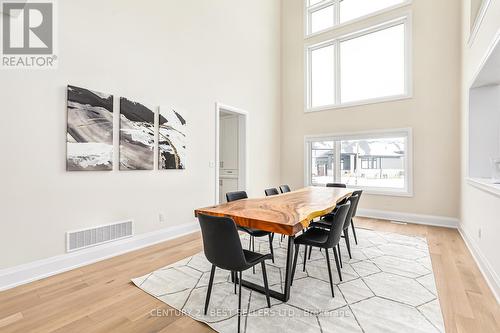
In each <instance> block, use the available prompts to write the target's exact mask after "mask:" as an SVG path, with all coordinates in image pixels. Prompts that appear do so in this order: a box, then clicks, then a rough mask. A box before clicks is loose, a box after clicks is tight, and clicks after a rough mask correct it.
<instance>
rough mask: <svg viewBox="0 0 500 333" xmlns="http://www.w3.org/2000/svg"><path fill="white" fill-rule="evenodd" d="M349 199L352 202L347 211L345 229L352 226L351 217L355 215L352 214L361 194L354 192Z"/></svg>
mask: <svg viewBox="0 0 500 333" xmlns="http://www.w3.org/2000/svg"><path fill="white" fill-rule="evenodd" d="M347 201H348V202H350V203H351V207H349V211H348V212H347V217H346V219H345V223H344V230H346V229H347V228H349V227H350V226H351V219H352V216H353V215H352V214H354V209H355V208H356V206H357V205H358V201H359V196H358V195H354V194H353V195H351V196H350V197H349V199H347Z"/></svg>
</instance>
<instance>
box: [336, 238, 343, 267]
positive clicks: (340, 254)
mask: <svg viewBox="0 0 500 333" xmlns="http://www.w3.org/2000/svg"><path fill="white" fill-rule="evenodd" d="M337 250H338V251H339V261H340V268H343V267H344V266H343V265H342V253H340V243H339V244H337Z"/></svg>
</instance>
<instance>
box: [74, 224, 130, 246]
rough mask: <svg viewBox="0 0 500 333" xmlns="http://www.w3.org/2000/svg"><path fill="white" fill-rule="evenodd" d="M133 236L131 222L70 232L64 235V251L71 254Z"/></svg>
mask: <svg viewBox="0 0 500 333" xmlns="http://www.w3.org/2000/svg"><path fill="white" fill-rule="evenodd" d="M132 235H133V228H132V221H125V222H119V223H113V224H109V225H104V226H100V227H95V228H90V229H85V230H78V231H71V232H68V233H67V234H66V251H67V252H73V251H76V250H81V249H85V248H88V247H91V246H96V245H100V244H104V243H109V242H112V241H116V240H119V239H123V238H127V237H131V236H132Z"/></svg>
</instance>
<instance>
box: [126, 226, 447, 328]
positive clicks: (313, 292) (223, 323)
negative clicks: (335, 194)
mask: <svg viewBox="0 0 500 333" xmlns="http://www.w3.org/2000/svg"><path fill="white" fill-rule="evenodd" d="M356 231H357V236H358V241H359V244H358V245H355V243H354V240H352V241H351V247H352V257H353V258H352V259H349V257H348V255H347V250H346V248H345V243H344V241H343V240H341V253H342V261H343V268H342V277H343V281H342V282H340V280H339V278H338V274H337V270H336V266H335V262H334V261H333V255H331V256H330V257H331V260H332V263H331V266H332V275H333V278H334V282H335V286H334V291H335V297H334V298H332V296H331V291H330V284H329V279H328V271H327V265H326V259H325V257H324V251H323V252H320V251H319V249H313V252H312V257H311V260H308V261H307V266H306V271H305V272H303V270H302V260H303V252H304V249H303V246H301V249H300V252H299V258H298V260H297V270H296V272H295V279H294V281H293V285H292V287H291V291H290V300H289V301H288V302H287V303H283V302H280V301H278V300H276V299H273V298H271V305H272V307H271V308H270V309H269V308H267V304H266V299H265V296H264V295H262V294H260V293H258V292H255V291H252V290H249V289H246V288H245V287H243V288H242V319H241V324H242V325H241V332H246V333H256V332H258V333H261V332H273V333H277V332H301V333H306V332H315V333H316V332H317V333H321V332H322V333H329V332H332V333H333V332H335V333H338V332H366V333H371V332H384V333H386V332H394V333H401V332H422V333H423V332H425V333H429V332H444V324H443V317H442V314H441V307H440V305H439V300H438V297H437V291H436V286H435V283H434V274H433V272H432V265H431V259H430V256H429V250H428V246H427V242H426V240H425V238H421V237H417V236H405V235H400V234H394V233H386V232H380V231H372V230H366V229H361V228H357V229H356ZM241 239H242V244H243V247H244V248H248V237H247V236H246V235H241ZM286 244H287V242H286V241H283V242H281V243H280V237H279V235H277V237H275V239H274V243H273V246H274V255H275V263H274V264H273V263H272V262H271V260H267V261H266V268H267V275H268V280H269V286H270V288H271V289H275V290H277V291H280V290H281V291H282V288H283V283H284V274H285V258H286ZM255 250H256V251H259V252H261V253H269V243H268V238H267V237H263V238H261V239H258V238H256V239H255ZM255 268H256V271H255V274H254V273H253V272H252V269H249V270H247V271H245V272H243V279H245V280H248V281H251V282H254V283H258V284H260V285H263V280H262V272H261V270H260V265H257V266H256V267H255ZM210 269H211V265H210V263H209V262H208V261H207V260H206V258H205V255H204V254H203V252H201V253H198V254H196V255H194V256H192V257H189V258H186V259H183V260H181V261H179V262H176V263H174V264H172V265H169V266H167V267H164V268H162V269H159V270H157V271H155V272H152V273H150V274H147V275H145V276H142V277H139V278H136V279H133V280H132V281H133V283H134V284H135V285H136V286H137V287H139V288H141V289H142V290H144V291H145V292H147V293H148V294H150V295H152V296H154V297H156V298H157V299H159V300H161V301H162V302H164V303H166V304H168V305H170V306H171V307H172V308H174V309H176V310H178V313H182V314H185V315H188V316H190V317H191V318H193V319H195V320H197V321H200V322H204V323H206V324H207V325H209V326H210V327H211V328H213V329H214V330H215V331H218V332H223V333H225V332H231V333H233V332H236V331H237V309H238V295H235V294H234V285H233V284H232V283H231V279H230V273H229V272H227V271H223V270H221V269H217V270H216V275H215V279H214V285H213V288H212V295H211V298H210V306H209V311H208V313H207V315H206V316H205V315H204V314H203V310H204V305H205V296H206V292H207V286H208V280H209V276H210Z"/></svg>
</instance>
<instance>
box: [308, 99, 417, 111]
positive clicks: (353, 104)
mask: <svg viewBox="0 0 500 333" xmlns="http://www.w3.org/2000/svg"><path fill="white" fill-rule="evenodd" d="M412 98H413V96H412V94H406V95H400V96H392V97H381V98H374V99H369V100H365V101H359V102H351V103H344V104H332V105H325V106H318V107H314V108H306V109H305V110H304V112H305V113H311V112H321V111H331V110H336V109H345V108H351V107H356V106H363V105H371V104H379V103H387V102H395V101H402V100H406V99H412Z"/></svg>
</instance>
